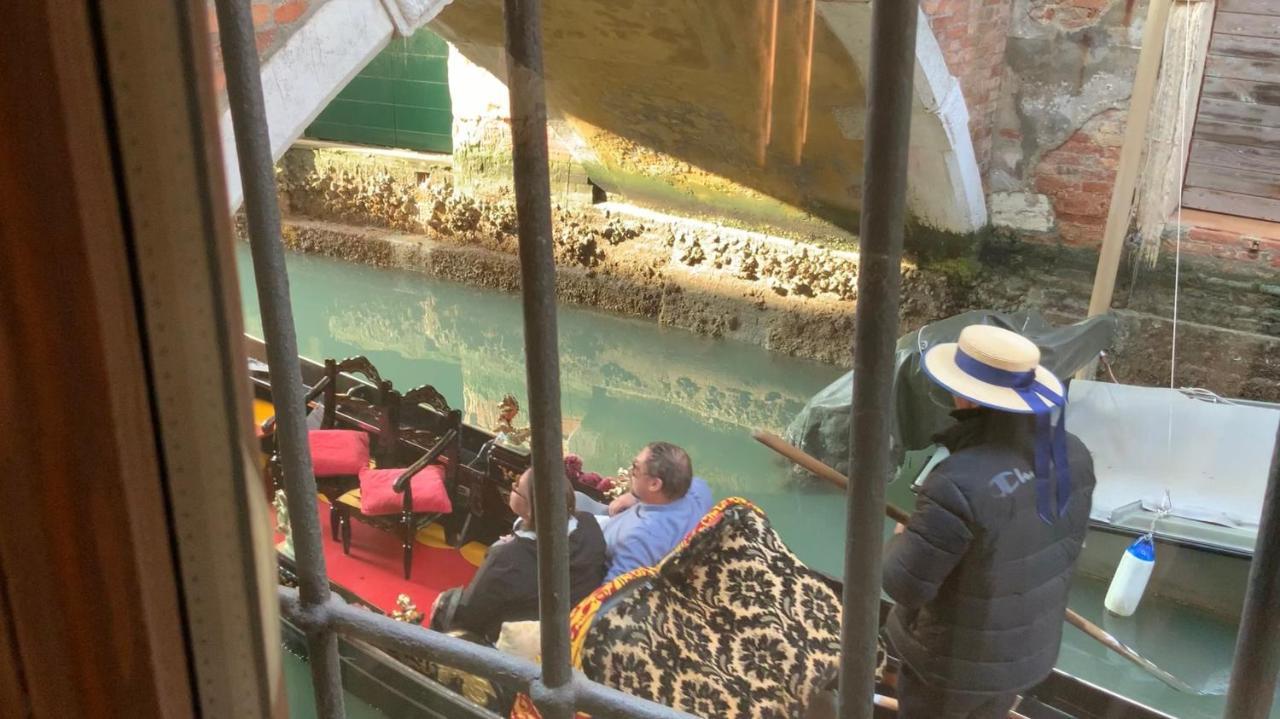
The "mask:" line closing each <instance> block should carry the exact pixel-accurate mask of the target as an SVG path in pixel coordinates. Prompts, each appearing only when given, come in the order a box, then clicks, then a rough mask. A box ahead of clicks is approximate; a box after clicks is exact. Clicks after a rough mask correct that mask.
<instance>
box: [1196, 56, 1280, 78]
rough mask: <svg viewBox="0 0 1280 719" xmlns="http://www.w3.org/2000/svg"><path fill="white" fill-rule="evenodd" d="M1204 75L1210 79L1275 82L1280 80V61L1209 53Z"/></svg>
mask: <svg viewBox="0 0 1280 719" xmlns="http://www.w3.org/2000/svg"><path fill="white" fill-rule="evenodd" d="M1204 73H1205V74H1206V75H1208V76H1209V77H1226V78H1234V79H1237V80H1262V81H1274V80H1275V79H1276V78H1280V60H1252V59H1248V58H1243V57H1228V56H1226V55H1217V54H1214V53H1209V61H1208V62H1207V63H1206V64H1205V70H1204Z"/></svg>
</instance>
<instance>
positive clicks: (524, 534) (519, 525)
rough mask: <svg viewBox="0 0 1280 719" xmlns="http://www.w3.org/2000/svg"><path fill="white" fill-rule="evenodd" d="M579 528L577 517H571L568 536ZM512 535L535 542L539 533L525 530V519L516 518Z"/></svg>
mask: <svg viewBox="0 0 1280 719" xmlns="http://www.w3.org/2000/svg"><path fill="white" fill-rule="evenodd" d="M577 528H578V518H577V517H573V516H570V517H569V531H568V534H573V532H574V530H575V529H577ZM511 533H512V534H514V535H516V536H517V537H519V538H521V539H531V540H533V541H537V540H538V533H537V532H534V531H533V530H531V529H525V528H524V518H523V517H516V523H515V524H514V525H512V527H511Z"/></svg>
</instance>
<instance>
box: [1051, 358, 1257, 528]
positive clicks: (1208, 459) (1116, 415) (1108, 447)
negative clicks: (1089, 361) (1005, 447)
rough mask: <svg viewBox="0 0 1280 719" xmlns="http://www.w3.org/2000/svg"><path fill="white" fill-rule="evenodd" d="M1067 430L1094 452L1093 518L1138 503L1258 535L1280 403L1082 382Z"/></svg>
mask: <svg viewBox="0 0 1280 719" xmlns="http://www.w3.org/2000/svg"><path fill="white" fill-rule="evenodd" d="M1068 394H1069V398H1068V403H1067V428H1068V429H1069V430H1070V431H1071V432H1073V433H1075V434H1076V436H1078V437H1080V439H1082V440H1084V443H1085V445H1086V446H1088V447H1089V451H1090V452H1092V453H1093V462H1094V472H1095V474H1096V475H1097V478H1098V484H1097V487H1096V488H1095V489H1094V491H1093V517H1094V519H1098V520H1101V521H1106V522H1110V521H1111V520H1112V516H1113V513H1116V512H1117V511H1118V510H1122V509H1124V508H1127V507H1131V506H1133V505H1134V503H1136V502H1141V504H1142V508H1143V509H1145V510H1147V511H1149V512H1154V511H1156V510H1157V508H1158V507H1159V506H1160V504H1161V502H1162V500H1163V497H1164V493H1165V492H1166V491H1168V492H1169V498H1170V503H1171V512H1170V514H1171V515H1172V516H1175V517H1181V518H1183V519H1190V520H1194V521H1198V522H1209V523H1212V524H1219V525H1222V526H1226V527H1234V528H1242V529H1252V530H1253V531H1255V532H1256V531H1257V525H1258V519H1259V515H1260V513H1261V511H1262V510H1261V507H1262V495H1263V493H1264V492H1265V491H1266V487H1267V473H1268V471H1269V469H1270V467H1271V453H1272V449H1273V445H1274V444H1275V438H1276V426H1277V424H1278V423H1280V406H1277V405H1262V404H1256V403H1249V404H1243V403H1235V402H1230V401H1214V400H1213V399H1212V398H1210V399H1204V398H1198V397H1197V396H1195V395H1188V394H1187V393H1184V392H1182V391H1180V390H1175V389H1169V388H1161V387H1136V386H1133V385H1123V384H1112V383H1104V382H1090V381H1085V380H1076V381H1075V382H1072V383H1071V388H1070V391H1069V393H1068Z"/></svg>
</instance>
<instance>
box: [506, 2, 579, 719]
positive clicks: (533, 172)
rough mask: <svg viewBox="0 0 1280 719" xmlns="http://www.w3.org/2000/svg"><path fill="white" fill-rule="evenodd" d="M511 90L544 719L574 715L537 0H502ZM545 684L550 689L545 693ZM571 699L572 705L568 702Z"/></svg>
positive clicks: (536, 695) (553, 268)
mask: <svg viewBox="0 0 1280 719" xmlns="http://www.w3.org/2000/svg"><path fill="white" fill-rule="evenodd" d="M503 8H504V13H503V14H504V16H505V19H506V42H507V87H508V89H509V90H510V93H511V143H512V153H511V154H512V159H513V164H514V168H515V195H516V224H517V228H518V230H519V234H520V278H521V279H520V284H521V291H522V293H523V295H524V342H525V363H526V372H527V375H528V381H529V420H530V425H531V428H532V435H531V449H532V452H533V473H534V474H533V511H534V516H535V517H536V518H537V522H536V525H537V532H538V610H539V615H540V617H541V621H542V687H541V688H538V687H535V688H534V689H535V691H534V692H533V693H532V695H531V696H532V697H533V698H534V699H535V700H539V699H540V698H541V700H542V701H541V703H540V706H539V708H540V709H541V710H542V714H543V716H545V717H548V719H560V718H562V717H563V718H564V719H567V718H568V717H569V716H570V715H571V714H572V712H573V702H572V692H571V691H570V692H559V693H557V692H556V691H555V690H556V689H559V688H561V687H564V688H566V689H568V688H569V687H568V685H569V682H570V681H571V680H572V678H573V671H572V667H571V666H570V660H569V609H570V606H569V538H568V536H567V534H566V532H565V526H566V523H567V522H568V516H567V508H566V507H565V503H564V482H566V481H568V480H567V479H566V478H565V474H564V458H563V448H562V445H561V426H560V355H559V349H558V347H557V335H556V266H555V257H554V254H553V251H552V250H553V248H552V235H551V185H550V178H549V173H548V167H547V106H546V95H545V90H544V87H543V76H542V27H541V20H540V17H539V15H540V10H539V2H538V0H505V1H504V3H503ZM546 690H550V692H547V691H546ZM565 699H568V701H565Z"/></svg>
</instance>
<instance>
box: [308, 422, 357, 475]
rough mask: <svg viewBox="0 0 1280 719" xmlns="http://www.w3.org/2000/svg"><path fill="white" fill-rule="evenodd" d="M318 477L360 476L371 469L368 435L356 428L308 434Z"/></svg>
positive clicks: (313, 464) (324, 430)
mask: <svg viewBox="0 0 1280 719" xmlns="http://www.w3.org/2000/svg"><path fill="white" fill-rule="evenodd" d="M307 440H308V443H309V444H310V445H311V466H312V467H313V468H314V469H315V472H316V476H317V477H334V476H337V475H343V474H359V473H360V470H362V469H364V468H366V467H368V466H369V435H368V434H367V433H365V432H361V431H359V430H355V429H313V430H311V431H310V432H308V433H307Z"/></svg>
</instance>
